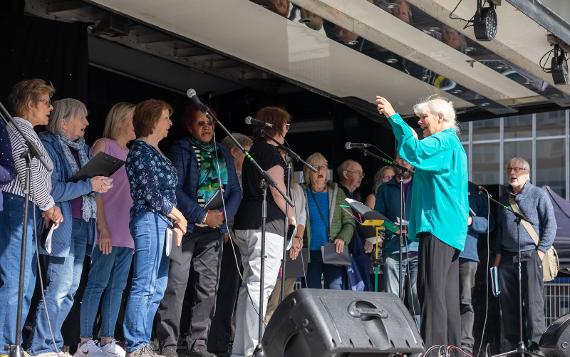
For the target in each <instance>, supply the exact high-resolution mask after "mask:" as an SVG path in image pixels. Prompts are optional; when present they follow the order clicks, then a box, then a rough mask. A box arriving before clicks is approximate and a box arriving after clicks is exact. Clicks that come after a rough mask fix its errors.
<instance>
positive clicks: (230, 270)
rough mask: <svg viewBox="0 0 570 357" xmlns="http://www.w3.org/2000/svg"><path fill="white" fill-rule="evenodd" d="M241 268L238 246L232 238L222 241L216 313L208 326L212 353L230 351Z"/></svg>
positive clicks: (209, 344) (209, 345) (209, 348)
mask: <svg viewBox="0 0 570 357" xmlns="http://www.w3.org/2000/svg"><path fill="white" fill-rule="evenodd" d="M236 258H237V262H236ZM238 267H239V270H238ZM241 269H242V268H241V254H240V252H239V248H238V247H237V245H236V244H235V243H234V242H233V241H232V240H228V241H227V242H226V243H224V252H223V254H222V268H221V272H220V284H219V287H218V297H217V298H216V313H215V315H214V319H213V320H212V326H211V328H210V338H208V351H210V352H212V353H216V354H223V353H228V352H230V351H231V344H232V342H233V336H234V331H235V320H234V311H235V307H236V303H237V297H238V292H239V287H240V285H241V278H240V276H239V272H240V270H241Z"/></svg>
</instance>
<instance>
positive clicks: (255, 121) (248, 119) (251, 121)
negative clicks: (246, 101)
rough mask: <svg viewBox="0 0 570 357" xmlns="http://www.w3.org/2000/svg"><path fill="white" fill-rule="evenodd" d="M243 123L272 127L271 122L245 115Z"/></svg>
mask: <svg viewBox="0 0 570 357" xmlns="http://www.w3.org/2000/svg"><path fill="white" fill-rule="evenodd" d="M245 123H246V124H247V125H255V126H264V127H267V128H273V124H271V123H267V122H264V121H263V120H259V119H255V118H252V117H251V116H249V115H248V116H247V117H245Z"/></svg>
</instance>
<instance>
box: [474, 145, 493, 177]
mask: <svg viewBox="0 0 570 357" xmlns="http://www.w3.org/2000/svg"><path fill="white" fill-rule="evenodd" d="M472 155H473V156H472V160H473V162H472V163H471V167H472V170H473V172H472V175H471V177H472V178H473V181H474V182H476V183H478V184H480V185H496V184H498V183H499V144H498V143H497V144H473V153H472Z"/></svg>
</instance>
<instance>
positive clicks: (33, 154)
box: [0, 102, 51, 357]
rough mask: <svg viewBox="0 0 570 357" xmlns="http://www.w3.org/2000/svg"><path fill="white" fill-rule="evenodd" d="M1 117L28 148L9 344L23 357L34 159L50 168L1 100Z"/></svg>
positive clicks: (15, 355) (12, 355) (16, 356)
mask: <svg viewBox="0 0 570 357" xmlns="http://www.w3.org/2000/svg"><path fill="white" fill-rule="evenodd" d="M0 117H1V118H2V119H3V120H4V122H5V123H6V125H8V124H9V123H12V126H13V127H14V128H15V129H16V131H17V132H18V134H19V135H20V136H21V137H22V139H24V145H25V146H26V149H25V150H24V152H23V153H22V155H21V157H22V158H23V159H24V160H26V177H25V179H24V218H23V226H22V243H21V248H20V270H19V275H18V305H17V309H16V341H15V345H11V346H9V348H10V357H21V356H23V354H22V348H21V344H22V321H21V320H22V309H23V302H24V283H25V282H24V277H25V272H26V264H25V262H24V259H25V256H26V250H27V247H26V242H27V239H28V216H29V203H30V189H31V177H32V159H33V158H36V159H38V161H39V162H40V163H41V164H42V165H43V166H44V167H45V168H48V167H50V166H51V165H48V163H47V161H46V159H45V158H44V156H43V155H42V154H41V152H40V149H39V148H38V147H37V146H36V144H35V143H34V142H32V141H31V140H30V139H28V138H27V137H26V136H25V135H24V133H23V132H22V130H21V129H20V128H19V127H18V125H17V124H16V121H15V120H14V118H13V117H12V116H11V115H10V113H9V112H8V110H6V108H5V107H4V105H3V104H2V103H1V102H0Z"/></svg>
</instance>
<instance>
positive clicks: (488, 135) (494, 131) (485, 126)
mask: <svg viewBox="0 0 570 357" xmlns="http://www.w3.org/2000/svg"><path fill="white" fill-rule="evenodd" d="M500 123H501V121H500V118H494V119H488V120H478V121H474V122H473V141H478V140H498V139H499V129H500V128H499V126H500ZM497 152H498V151H497Z"/></svg>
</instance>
